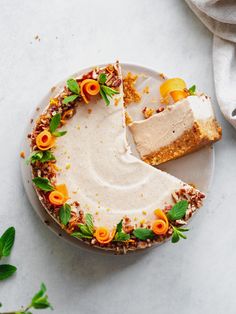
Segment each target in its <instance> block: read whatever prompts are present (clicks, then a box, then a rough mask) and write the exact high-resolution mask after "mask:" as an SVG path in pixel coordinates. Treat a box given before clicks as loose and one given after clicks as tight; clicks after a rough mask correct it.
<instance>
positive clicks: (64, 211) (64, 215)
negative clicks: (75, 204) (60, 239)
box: [59, 203, 71, 225]
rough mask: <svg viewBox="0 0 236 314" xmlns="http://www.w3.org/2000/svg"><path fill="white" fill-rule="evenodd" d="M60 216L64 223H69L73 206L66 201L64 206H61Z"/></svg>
mask: <svg viewBox="0 0 236 314" xmlns="http://www.w3.org/2000/svg"><path fill="white" fill-rule="evenodd" d="M59 217H60V220H61V223H62V224H63V225H67V224H68V222H69V220H70V218H71V206H70V205H69V204H67V203H65V204H64V205H63V206H61V207H60V210H59Z"/></svg>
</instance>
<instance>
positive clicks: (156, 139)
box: [129, 79, 222, 165]
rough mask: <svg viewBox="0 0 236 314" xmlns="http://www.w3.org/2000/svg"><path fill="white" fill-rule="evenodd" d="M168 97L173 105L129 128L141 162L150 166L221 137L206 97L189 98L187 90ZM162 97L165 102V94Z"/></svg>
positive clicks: (191, 150)
mask: <svg viewBox="0 0 236 314" xmlns="http://www.w3.org/2000/svg"><path fill="white" fill-rule="evenodd" d="M175 80H176V79H175ZM184 86H185V85H182V86H181V87H182V88H183V87H184ZM161 87H162V86H161ZM175 88H176V86H175ZM160 90H161V92H162V89H161V88H160ZM170 94H171V97H172V98H173V100H177V101H176V102H175V103H173V101H172V104H169V105H167V106H165V107H162V108H163V109H162V111H160V112H159V113H156V114H153V115H151V116H150V117H149V118H148V119H146V120H139V121H134V122H132V123H131V124H129V128H130V131H131V133H132V135H133V138H134V141H135V143H136V147H137V150H138V152H139V154H140V156H141V158H142V160H144V161H145V162H147V163H149V164H151V165H159V164H161V163H164V162H166V161H169V160H172V159H176V158H179V157H182V156H184V155H186V154H189V153H191V152H194V151H196V150H198V149H200V148H202V147H204V146H206V145H210V144H212V143H214V142H216V141H218V140H219V139H220V138H221V135H222V130H221V127H220V126H219V124H218V122H217V121H216V119H215V116H214V112H213V109H212V105H211V101H210V98H209V97H208V96H206V95H203V94H201V95H200V94H197V93H194V95H190V93H189V92H188V91H187V90H186V89H183V90H178V91H177V90H176V91H172V92H170ZM164 96H165V97H164V98H165V100H166V95H165V93H164Z"/></svg>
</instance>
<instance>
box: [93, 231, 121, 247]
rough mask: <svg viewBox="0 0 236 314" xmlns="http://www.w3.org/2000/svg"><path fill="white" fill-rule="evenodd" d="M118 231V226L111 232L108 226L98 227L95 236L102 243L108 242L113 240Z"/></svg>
mask: <svg viewBox="0 0 236 314" xmlns="http://www.w3.org/2000/svg"><path fill="white" fill-rule="evenodd" d="M115 233H116V228H114V229H113V230H112V232H110V231H109V230H108V229H107V228H105V227H98V228H96V231H95V233H94V236H95V238H96V239H97V241H98V242H99V243H101V244H106V243H109V242H111V241H112V239H113V238H114V236H115Z"/></svg>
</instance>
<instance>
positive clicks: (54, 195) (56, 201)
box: [49, 191, 65, 206]
mask: <svg viewBox="0 0 236 314" xmlns="http://www.w3.org/2000/svg"><path fill="white" fill-rule="evenodd" d="M49 201H50V203H51V204H53V205H57V206H60V205H63V204H64V203H65V196H64V195H63V194H62V193H61V192H59V191H52V192H51V193H50V194H49Z"/></svg>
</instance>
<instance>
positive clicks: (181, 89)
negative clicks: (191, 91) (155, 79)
mask: <svg viewBox="0 0 236 314" xmlns="http://www.w3.org/2000/svg"><path fill="white" fill-rule="evenodd" d="M160 94H161V97H162V98H163V99H164V100H165V99H167V98H168V96H169V95H170V96H171V97H172V99H173V100H174V102H177V101H179V100H180V99H183V98H186V97H187V96H188V92H187V86H186V83H185V81H184V80H182V79H181V78H173V79H168V80H166V81H165V82H164V83H162V84H161V86H160Z"/></svg>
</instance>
